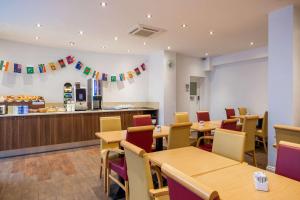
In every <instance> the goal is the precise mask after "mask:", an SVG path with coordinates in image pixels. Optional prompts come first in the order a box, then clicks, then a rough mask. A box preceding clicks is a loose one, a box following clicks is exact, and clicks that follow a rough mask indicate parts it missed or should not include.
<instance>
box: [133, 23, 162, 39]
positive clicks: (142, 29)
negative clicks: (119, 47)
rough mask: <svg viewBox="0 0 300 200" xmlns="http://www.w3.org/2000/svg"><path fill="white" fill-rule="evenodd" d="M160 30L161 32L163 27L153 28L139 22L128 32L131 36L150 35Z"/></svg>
mask: <svg viewBox="0 0 300 200" xmlns="http://www.w3.org/2000/svg"><path fill="white" fill-rule="evenodd" d="M161 32H163V29H161V28H155V27H151V26H146V25H143V24H139V25H137V26H136V27H135V28H134V29H133V30H132V31H130V32H129V34H130V35H133V36H139V37H152V36H153V35H156V34H158V33H161Z"/></svg>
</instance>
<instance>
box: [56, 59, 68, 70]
mask: <svg viewBox="0 0 300 200" xmlns="http://www.w3.org/2000/svg"><path fill="white" fill-rule="evenodd" d="M58 64H59V65H60V67H61V68H64V67H66V64H65V61H64V59H60V60H58Z"/></svg>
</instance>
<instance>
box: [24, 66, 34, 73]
mask: <svg viewBox="0 0 300 200" xmlns="http://www.w3.org/2000/svg"><path fill="white" fill-rule="evenodd" d="M26 72H27V74H34V67H32V66H27V67H26Z"/></svg>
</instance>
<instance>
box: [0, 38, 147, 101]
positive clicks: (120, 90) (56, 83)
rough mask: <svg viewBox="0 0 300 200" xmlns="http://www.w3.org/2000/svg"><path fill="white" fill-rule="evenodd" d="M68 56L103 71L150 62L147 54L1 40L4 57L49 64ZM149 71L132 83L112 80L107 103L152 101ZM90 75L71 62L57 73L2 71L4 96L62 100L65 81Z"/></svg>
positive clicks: (0, 87)
mask: <svg viewBox="0 0 300 200" xmlns="http://www.w3.org/2000/svg"><path fill="white" fill-rule="evenodd" d="M68 55H73V56H75V57H76V58H77V59H78V60H80V61H82V62H83V63H84V64H86V65H88V66H91V67H93V68H94V69H97V70H98V71H100V72H106V73H118V72H127V71H129V70H132V69H133V66H139V64H141V63H143V62H146V64H149V63H147V61H148V57H147V56H136V55H121V54H120V55H119V54H104V53H103V54H102V53H93V52H84V51H76V50H72V49H57V48H48V47H40V46H33V45H28V44H23V43H16V42H10V41H5V40H0V59H6V60H11V61H13V62H16V63H20V64H34V65H37V64H41V63H44V64H48V63H49V62H51V61H57V60H58V59H59V58H64V57H66V56H68ZM147 67H148V68H147V71H146V72H142V74H141V75H140V76H139V77H137V78H135V79H134V81H133V82H132V83H130V82H128V81H124V84H123V85H122V84H116V83H110V84H109V86H108V87H106V88H104V101H105V102H144V101H148V86H149V84H148V83H149V74H148V73H149V72H148V70H149V69H151V66H150V65H148V66H147ZM86 80H87V79H86V76H85V75H83V74H82V73H81V72H78V71H77V70H75V69H74V67H72V66H71V65H70V66H68V67H66V68H64V69H61V70H58V71H56V72H51V73H50V72H49V73H48V72H47V73H46V74H34V75H26V74H21V75H20V74H13V73H10V74H9V73H4V72H2V71H0V95H9V94H12V95H17V94H29V95H41V96H44V97H45V98H46V101H47V102H62V101H63V95H62V88H63V85H64V83H65V82H71V83H74V82H75V81H80V82H81V83H82V84H86Z"/></svg>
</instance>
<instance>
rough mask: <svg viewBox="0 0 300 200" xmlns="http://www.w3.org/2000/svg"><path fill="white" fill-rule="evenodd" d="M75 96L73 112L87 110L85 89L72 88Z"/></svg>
mask: <svg viewBox="0 0 300 200" xmlns="http://www.w3.org/2000/svg"><path fill="white" fill-rule="evenodd" d="M74 96H75V110H76V111H84V110H87V109H88V107H87V101H86V99H87V98H86V96H87V95H86V88H83V87H78V86H75V88H74Z"/></svg>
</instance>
